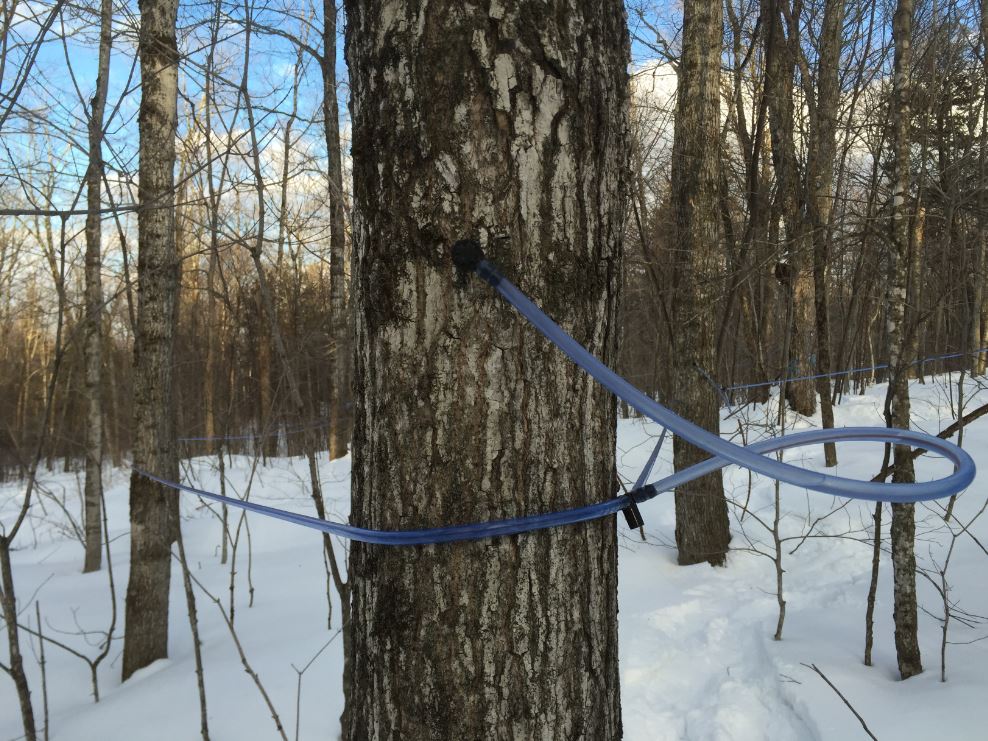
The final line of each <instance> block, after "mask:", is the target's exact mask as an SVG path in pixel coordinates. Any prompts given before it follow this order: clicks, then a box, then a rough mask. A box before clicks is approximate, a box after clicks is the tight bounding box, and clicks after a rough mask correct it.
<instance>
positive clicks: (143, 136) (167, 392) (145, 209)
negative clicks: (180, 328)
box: [123, 0, 179, 679]
mask: <svg viewBox="0 0 988 741" xmlns="http://www.w3.org/2000/svg"><path fill="white" fill-rule="evenodd" d="M140 10H141V27H140V40H139V46H138V52H139V54H140V57H141V109H140V114H139V129H140V185H139V187H140V190H139V201H140V205H141V210H140V211H139V212H138V217H137V218H138V221H137V224H138V227H137V228H138V250H139V252H138V265H137V284H138V285H137V300H138V305H137V334H136V337H135V339H134V468H135V469H139V470H144V471H148V472H150V473H153V474H155V475H157V476H161V477H163V478H165V479H169V480H171V481H176V480H177V479H178V458H177V451H176V448H175V405H174V399H173V397H172V377H173V376H172V372H173V362H174V361H173V354H174V335H175V323H176V319H177V308H178V304H177V292H178V278H179V258H178V250H177V247H176V243H175V209H174V206H173V204H174V198H175V196H174V193H175V176H174V167H175V133H176V125H177V116H178V102H177V96H178V47H177V43H176V38H175V22H176V16H177V11H178V1H177V0H141V2H140ZM177 508H178V499H177V498H176V497H175V494H174V492H172V491H171V490H169V489H168V488H167V487H165V486H162V485H160V484H157V483H155V482H153V481H151V480H150V479H147V478H145V477H144V476H142V475H141V474H140V473H138V472H137V471H135V472H134V473H133V474H131V479H130V522H131V526H130V544H131V546H130V547H131V552H130V580H129V582H128V584H127V603H126V613H125V615H126V617H125V620H126V626H127V627H126V634H125V636H124V652H123V678H124V679H127V678H128V677H129V676H130V675H131V674H133V673H134V672H135V671H137V670H138V669H141V668H142V667H145V666H147V665H148V664H150V663H151V662H153V661H156V660H157V659H162V658H165V657H166V656H167V655H168V591H169V586H170V582H171V561H172V556H171V543H172V541H173V540H175V534H176V530H177V527H178V511H177Z"/></svg>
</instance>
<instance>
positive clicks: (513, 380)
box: [344, 0, 630, 741]
mask: <svg viewBox="0 0 988 741" xmlns="http://www.w3.org/2000/svg"><path fill="white" fill-rule="evenodd" d="M346 10H347V18H348V27H347V58H348V61H349V66H350V78H351V86H352V101H351V107H352V118H353V122H354V140H353V156H354V184H355V205H356V214H357V215H356V217H355V222H354V225H355V228H354V235H355V263H354V284H353V292H354V293H353V295H354V301H355V305H356V350H357V351H356V354H355V361H356V362H355V380H356V383H355V390H356V400H355V401H356V403H355V405H354V409H355V425H354V436H353V456H354V462H353V482H352V497H353V503H352V515H351V519H352V521H353V522H354V523H355V524H359V525H362V526H365V527H376V528H397V529H408V528H418V527H430V526H437V525H447V524H453V523H467V522H473V521H478V520H489V519H496V518H504V517H515V516H519V515H523V514H531V513H536V512H549V511H553V510H556V509H560V508H564V507H572V506H577V505H581V504H585V503H589V502H595V501H599V500H601V499H603V498H605V497H608V496H612V495H613V493H614V490H615V472H614V427H615V411H616V405H615V403H614V399H613V397H611V396H610V395H609V394H607V393H606V392H605V391H604V390H603V389H601V388H600V387H599V386H597V385H596V384H595V383H593V382H592V381H591V380H590V378H589V377H588V376H587V375H586V374H585V373H584V372H583V371H581V370H579V369H578V368H576V367H575V366H574V365H573V364H572V363H570V362H569V361H568V360H566V359H565V357H564V356H563V355H562V354H561V353H560V352H558V351H557V350H556V349H555V348H553V347H552V346H551V345H549V344H548V343H547V342H546V341H545V340H543V339H542V338H541V337H540V336H539V335H538V334H537V333H536V332H535V330H533V329H532V328H531V327H529V326H527V324H526V323H525V322H524V320H522V319H520V318H519V317H518V315H517V314H516V313H515V312H514V311H513V310H512V309H511V308H510V307H509V306H507V305H506V304H505V303H504V302H503V301H502V300H500V299H499V298H498V297H497V296H496V294H494V293H493V292H492V291H491V289H490V288H489V287H488V286H487V285H485V284H483V283H482V282H480V281H478V280H472V281H470V282H468V283H466V284H463V283H460V282H459V281H458V280H457V278H456V275H455V272H454V270H453V268H452V265H451V261H450V252H449V248H450V246H451V245H452V244H453V243H454V242H455V241H456V240H458V239H459V238H462V237H474V238H477V239H479V240H480V242H481V243H482V244H483V246H484V248H485V249H486V251H487V254H488V255H489V257H490V258H491V259H492V260H494V261H495V262H497V263H498V264H500V265H501V266H502V268H503V270H504V271H505V273H506V274H507V275H509V276H510V277H511V278H512V279H513V280H516V281H517V282H518V283H519V285H520V286H521V288H522V289H523V290H525V291H527V292H529V293H530V294H531V295H532V296H533V297H534V300H535V301H537V302H538V303H539V304H541V305H542V306H543V307H544V308H545V309H546V311H548V312H549V313H550V314H551V315H552V316H554V317H555V318H556V319H557V320H558V321H560V322H561V323H562V325H563V326H564V327H565V328H566V329H567V330H568V331H570V332H572V333H573V334H574V336H575V337H576V338H577V339H578V340H579V341H580V342H582V343H585V344H587V345H588V346H589V348H590V349H591V351H593V352H594V353H595V354H597V355H598V356H600V357H601V358H602V359H603V360H604V361H605V362H608V363H610V362H612V361H613V360H614V358H615V351H616V348H615V344H616V342H615V338H616V334H617V328H616V326H615V323H614V319H615V316H616V303H617V290H618V286H619V282H620V272H621V271H620V268H621V265H620V260H621V248H622V231H623V226H624V208H625V197H626V195H627V189H628V182H627V171H626V158H627V155H628V152H629V151H630V147H629V145H628V138H627V121H626V116H627V104H628V92H627V82H628V79H627V64H628V54H629V48H628V37H627V28H626V25H625V23H626V21H625V13H624V6H623V4H622V3H621V2H619V0H606V1H605V2H601V0H554V1H553V2H548V3H544V2H535V1H534V0H516V1H511V0H507V1H502V2H492V3H489V4H485V7H484V8H483V9H480V8H478V7H477V6H464V5H463V4H462V3H460V2H458V0H434V1H433V2H430V3H428V5H425V4H420V3H417V2H411V1H410V0H397V1H395V0H392V1H391V2H383V1H382V0H373V1H368V0H348V2H347V6H346ZM351 568H352V576H353V590H354V591H353V603H352V611H353V613H352V614H353V639H352V642H351V644H350V646H348V648H347V655H348V659H349V660H350V661H351V662H352V674H351V680H350V681H349V682H347V688H346V690H347V691H346V695H347V696H346V705H347V710H346V712H345V714H344V719H345V727H344V737H345V738H347V739H352V740H354V741H356V740H357V739H360V740H361V741H362V740H363V739H431V738H452V739H457V738H461V739H479V738H484V739H508V738H512V739H530V738H541V739H554V738H558V739H573V738H585V739H614V738H619V737H620V736H621V716H620V699H619V693H618V671H617V669H618V665H617V621H616V613H617V591H616V579H617V570H616V569H617V551H616V531H615V521H614V520H613V519H611V518H608V519H606V520H599V521H595V522H592V523H586V524H581V525H578V526H573V527H567V528H561V529H554V530H547V531H541V532H537V533H530V534H524V535H520V536H513V537H506V538H500V539H495V540H484V541H479V542H470V543H457V544H449V545H442V546H424V547H416V548H388V547H383V546H369V545H364V544H360V543H356V544H354V546H353V548H352V551H351Z"/></svg>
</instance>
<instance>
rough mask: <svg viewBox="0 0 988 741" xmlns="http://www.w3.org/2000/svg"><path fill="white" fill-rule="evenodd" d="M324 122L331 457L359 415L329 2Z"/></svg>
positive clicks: (332, 5) (342, 450)
mask: <svg viewBox="0 0 988 741" xmlns="http://www.w3.org/2000/svg"><path fill="white" fill-rule="evenodd" d="M323 16H324V19H325V25H324V27H323V58H322V83H323V119H324V127H325V132H326V151H327V153H328V156H329V173H328V174H329V250H330V252H329V324H330V333H331V337H332V342H331V347H330V356H329V358H330V362H329V368H328V369H327V371H328V374H329V394H330V396H329V399H330V401H329V406H330V410H329V414H330V428H329V457H330V459H331V460H332V459H334V458H340V457H342V456H344V455H346V453H347V446H348V444H349V442H350V431H351V428H352V427H353V415H352V414H351V412H350V400H351V396H352V394H351V392H350V366H351V362H350V352H351V350H352V347H353V341H352V337H353V333H352V322H351V319H350V314H349V311H348V310H347V287H346V270H345V269H344V264H343V261H344V259H345V254H346V231H345V222H344V210H343V197H344V196H343V162H342V160H343V148H342V146H341V145H340V113H339V104H338V103H337V99H336V0H323Z"/></svg>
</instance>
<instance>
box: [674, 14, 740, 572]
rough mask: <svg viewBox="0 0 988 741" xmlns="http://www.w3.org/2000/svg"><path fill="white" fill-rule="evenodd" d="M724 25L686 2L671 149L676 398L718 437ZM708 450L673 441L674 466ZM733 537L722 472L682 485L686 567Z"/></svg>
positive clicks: (719, 561)
mask: <svg viewBox="0 0 988 741" xmlns="http://www.w3.org/2000/svg"><path fill="white" fill-rule="evenodd" d="M722 23H723V9H722V7H721V4H720V3H709V2H705V1H704V0H687V2H686V3H685V4H684V6H683V54H682V61H681V62H680V68H679V90H678V93H677V104H676V130H675V136H674V140H673V155H672V163H673V165H672V200H673V214H674V218H675V229H676V239H675V240H674V244H675V245H676V249H675V250H674V252H673V255H674V257H673V265H674V270H675V273H674V285H675V289H674V290H675V292H676V296H675V300H674V301H673V305H674V312H675V313H674V316H673V326H674V327H676V335H675V337H674V344H675V348H674V352H673V358H674V363H675V365H674V367H675V374H674V378H675V380H674V384H673V385H674V393H673V395H672V398H673V399H674V400H675V402H676V404H677V409H678V411H680V412H681V413H682V414H683V415H685V416H686V417H688V418H689V419H691V420H692V421H693V422H696V423H697V424H699V425H702V426H703V427H704V428H706V429H708V430H710V431H711V432H714V433H719V432H720V403H719V398H718V396H717V393H716V391H715V390H714V389H713V388H711V386H710V384H709V382H708V381H707V380H706V378H705V377H704V375H703V374H702V373H701V372H700V370H701V369H702V370H706V371H707V372H713V370H714V362H715V352H716V348H715V339H716V322H717V313H716V312H717V309H716V299H715V294H716V293H717V290H718V287H719V282H718V276H719V273H720V271H719V269H718V265H719V262H720V260H721V253H722V244H721V235H720V214H719V206H718V200H719V188H720V175H719V168H720V157H719V151H720V50H721V40H722V36H723V27H722ZM709 455H710V454H709V453H707V452H706V451H704V450H701V449H699V448H696V447H694V446H692V445H690V444H689V443H687V442H686V441H685V440H681V439H680V438H679V437H678V436H676V437H675V438H674V441H673V457H674V462H675V467H676V470H677V471H679V470H681V469H683V468H687V467H689V466H691V465H693V464H694V463H698V462H699V461H701V460H704V459H706V458H708V457H709ZM730 540H731V531H730V525H729V524H728V516H727V500H726V499H725V498H724V486H723V482H722V479H721V474H720V471H717V472H715V473H712V474H709V475H707V476H704V477H703V478H700V479H697V480H696V481H692V482H690V483H689V484H686V485H684V486H681V487H679V488H678V489H677V490H676V545H677V547H678V548H679V563H680V564H684V565H685V564H693V563H700V562H702V561H707V562H709V563H710V564H712V565H714V566H723V565H724V563H725V560H726V557H727V549H728V544H729V543H730Z"/></svg>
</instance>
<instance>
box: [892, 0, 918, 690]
mask: <svg viewBox="0 0 988 741" xmlns="http://www.w3.org/2000/svg"><path fill="white" fill-rule="evenodd" d="M912 23H913V0H898V7H897V9H896V11H895V16H894V18H893V20H892V38H893V42H894V44H895V60H894V68H893V80H892V84H893V106H892V130H893V132H892V135H893V138H892V154H893V178H892V187H893V190H892V249H891V250H890V251H889V277H888V285H889V298H888V334H889V372H890V376H891V378H890V383H889V411H890V417H891V419H890V421H891V425H892V426H893V427H901V428H908V427H909V374H908V369H909V363H910V361H911V360H912V358H911V357H909V349H910V343H909V341H908V334H909V332H908V326H907V324H906V297H907V295H908V285H909V269H910V266H911V264H912V260H911V255H910V249H911V239H910V212H909V206H908V203H907V198H908V193H909V118H910V106H911V99H910V87H911V85H910V82H911V81H910V69H911V67H912ZM893 454H894V462H893V465H894V470H893V473H892V480H893V481H895V482H898V483H911V482H914V481H915V480H916V474H915V471H914V469H913V460H912V456H911V455H910V449H909V446H908V445H896V446H895V447H894V449H893ZM890 537H891V541H892V571H893V580H894V593H895V608H894V619H895V651H896V657H897V658H898V662H899V674H900V675H901V676H902V678H903V679H908V678H909V677H911V676H913V675H914V674H919V673H920V672H922V671H923V664H922V661H921V659H920V653H919V639H918V636H917V630H918V616H917V608H916V551H915V540H916V515H915V505H912V504H893V505H892V527H891V533H890Z"/></svg>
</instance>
